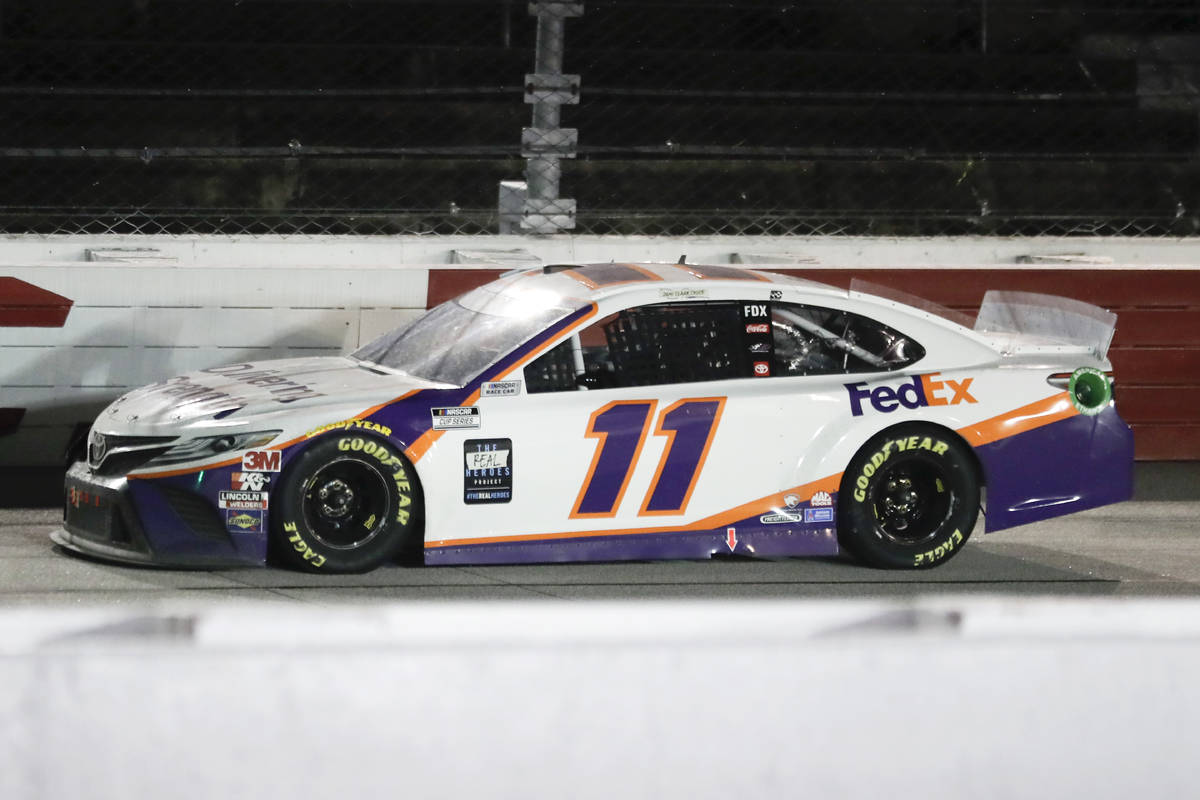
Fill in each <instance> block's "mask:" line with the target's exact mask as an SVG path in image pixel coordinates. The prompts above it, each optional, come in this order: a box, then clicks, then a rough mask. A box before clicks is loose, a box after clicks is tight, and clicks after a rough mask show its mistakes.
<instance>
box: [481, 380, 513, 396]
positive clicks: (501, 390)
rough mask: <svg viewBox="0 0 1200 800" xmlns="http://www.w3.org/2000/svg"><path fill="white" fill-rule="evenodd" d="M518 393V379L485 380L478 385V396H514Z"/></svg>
mask: <svg viewBox="0 0 1200 800" xmlns="http://www.w3.org/2000/svg"><path fill="white" fill-rule="evenodd" d="M520 393H521V382H520V381H487V382H485V383H484V384H483V385H481V386H480V387H479V396H480V397H516V396H517V395H519V394H520Z"/></svg>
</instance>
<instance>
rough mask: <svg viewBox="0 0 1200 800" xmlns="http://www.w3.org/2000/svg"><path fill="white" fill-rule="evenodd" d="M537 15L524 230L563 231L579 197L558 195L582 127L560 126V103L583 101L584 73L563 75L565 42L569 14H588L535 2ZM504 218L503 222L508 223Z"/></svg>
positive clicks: (570, 3) (556, 0)
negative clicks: (581, 79)
mask: <svg viewBox="0 0 1200 800" xmlns="http://www.w3.org/2000/svg"><path fill="white" fill-rule="evenodd" d="M529 13H530V14H531V15H533V16H536V17H537V26H538V27H537V44H536V46H535V51H534V67H533V68H534V72H533V73H532V74H529V75H526V76H525V102H526V103H529V104H531V105H532V106H533V125H532V126H531V127H528V128H525V129H523V130H522V131H521V157H522V158H525V159H526V167H525V179H526V192H527V193H526V196H525V202H524V205H523V210H522V214H521V220H520V228H521V230H522V231H524V232H526V233H558V232H560V231H564V230H572V229H574V227H575V201H574V200H570V199H567V198H562V197H559V196H558V191H559V181H560V179H561V177H562V166H561V165H560V164H559V159H563V158H574V157H575V149H576V146H577V145H578V143H579V131H577V130H576V129H575V128H560V127H559V122H560V119H561V107H562V106H563V105H564V104H575V103H578V102H579V76H578V75H564V74H563V71H562V65H563V45H564V33H565V29H566V19H567V18H568V17H578V16H581V15H582V14H583V3H582V2H576V1H575V0H532V2H530V3H529ZM503 221H504V219H503V217H502V218H501V224H502V225H503Z"/></svg>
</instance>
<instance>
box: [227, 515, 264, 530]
mask: <svg viewBox="0 0 1200 800" xmlns="http://www.w3.org/2000/svg"><path fill="white" fill-rule="evenodd" d="M225 527H226V529H228V530H230V531H233V532H234V533H262V529H263V512H261V511H226V512H225Z"/></svg>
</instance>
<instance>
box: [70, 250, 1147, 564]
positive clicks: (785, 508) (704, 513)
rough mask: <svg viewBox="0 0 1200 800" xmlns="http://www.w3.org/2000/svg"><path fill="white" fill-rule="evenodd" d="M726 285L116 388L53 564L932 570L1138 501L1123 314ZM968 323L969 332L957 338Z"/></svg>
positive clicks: (465, 309)
mask: <svg viewBox="0 0 1200 800" xmlns="http://www.w3.org/2000/svg"><path fill="white" fill-rule="evenodd" d="M897 297H899V295H898V294H897V293H895V292H892V291H891V290H883V289H876V288H874V287H869V286H865V285H863V284H860V283H857V282H856V283H854V284H852V285H851V288H850V290H848V291H847V290H844V289H837V288H832V287H829V286H824V285H821V284H817V283H812V282H808V281H804V280H800V279H797V278H792V277H788V276H783V275H774V274H771V273H766V272H760V271H756V270H749V269H738V268H733V267H713V266H707V267H706V266H693V265H690V264H682V263H681V264H676V265H669V266H668V265H635V264H615V263H613V264H592V265H582V266H561V267H546V268H537V269H530V270H525V271H518V272H514V273H509V274H507V275H505V276H503V277H501V278H500V279H498V280H496V281H494V282H492V283H490V284H488V285H486V286H483V287H481V288H478V289H476V290H474V291H471V292H469V293H467V294H465V295H463V296H461V297H458V298H456V299H454V300H451V301H448V302H446V303H443V304H442V305H440V306H438V307H436V308H434V309H433V310H431V311H429V312H428V313H427V314H425V315H424V316H423V317H421V318H420V319H418V320H417V321H416V322H415V323H413V324H412V325H411V326H409V327H407V328H405V329H402V330H397V331H395V332H392V333H389V334H387V335H384V336H382V337H380V338H379V339H377V340H375V341H373V342H371V343H369V344H367V345H365V346H364V347H362V348H361V349H359V350H358V351H357V352H355V353H353V354H351V355H349V356H347V357H342V358H336V357H325V358H306V359H289V360H282V361H264V362H261V363H244V364H229V365H224V366H216V367H213V368H211V369H206V370H201V371H199V372H194V373H190V374H187V375H181V376H178V377H174V378H171V379H169V380H165V381H162V382H160V383H156V384H153V385H151V386H147V387H144V388H142V389H138V390H136V391H133V392H131V393H129V394H127V395H125V396H124V397H121V398H120V399H118V400H116V401H115V402H114V403H113V404H112V405H111V406H109V407H108V408H107V409H106V410H105V411H103V412H102V413H101V415H100V416H99V418H98V419H97V420H96V422H95V425H94V426H93V428H92V430H91V433H90V437H89V442H88V451H87V460H86V461H79V462H77V463H75V464H74V465H73V466H72V467H71V468H70V470H69V472H68V474H67V479H66V487H65V488H66V507H65V516H64V525H63V527H62V528H61V529H59V530H57V531H55V532H54V533H53V534H52V535H53V538H54V541H56V542H57V543H58V544H60V545H62V546H63V547H66V548H70V549H72V550H76V551H79V552H82V553H87V554H92V555H95V556H100V557H105V558H111V559H116V560H121V561H131V562H143V563H153V564H162V565H179V566H185V565H191V566H215V565H227V564H262V563H264V562H265V561H267V559H268V557H271V558H274V559H275V560H277V562H279V563H282V564H285V565H290V566H292V567H296V568H299V569H305V570H311V571H317V572H352V571H362V570H368V569H372V568H374V567H376V566H378V565H380V564H383V563H385V562H388V561H390V560H394V559H397V558H400V557H404V556H408V557H412V558H415V559H419V560H423V561H424V563H426V564H494V563H516V562H550V561H568V560H587V561H598V560H616V559H650V558H708V557H711V556H713V555H716V554H729V553H736V554H743V555H754V556H764V557H778V556H800V555H831V554H834V553H837V552H838V551H839V548H844V549H845V550H847V551H849V552H850V553H851V554H853V555H854V556H856V557H857V558H858V559H859V560H861V561H863V562H865V563H867V564H870V565H875V566H880V567H909V568H913V567H916V568H921V567H930V566H933V565H936V564H939V563H941V562H944V561H945V560H946V559H948V558H951V557H952V556H954V555H955V554H956V553H958V552H959V551H960V550H961V549H962V547H963V545H964V544H965V543H966V540H967V537H968V536H969V535H970V534H971V532H972V529H973V528H974V527H975V523H976V518H977V514H978V512H979V510H980V506H981V499H982V492H981V490H982V489H983V487H985V486H986V490H987V504H986V529H987V530H988V531H994V530H1000V529H1003V528H1008V527H1012V526H1014V525H1020V524H1023V523H1027V522H1033V521H1036V520H1041V519H1045V518H1048V517H1053V516H1057V515H1061V514H1066V513H1069V512H1073V511H1077V510H1080V509H1085V508H1090V507H1094V506H1098V505H1102V504H1106V503H1113V502H1117V501H1121V500H1125V499H1128V498H1129V497H1130V495H1131V492H1132V463H1133V437H1132V433H1131V431H1130V429H1129V427H1128V426H1127V425H1126V424H1125V423H1124V422H1123V421H1122V420H1121V418H1120V416H1118V414H1117V410H1116V407H1115V405H1114V403H1113V399H1112V397H1113V395H1112V379H1111V375H1110V369H1111V368H1110V365H1109V362H1108V361H1107V360H1106V352H1107V348H1108V344H1109V342H1110V340H1111V337H1112V333H1113V329H1114V326H1115V315H1113V314H1110V313H1109V312H1107V311H1104V310H1102V309H1099V308H1096V307H1094V306H1090V305H1087V304H1084V303H1079V302H1075V301H1072V300H1066V299H1062V298H1055V297H1048V296H1045V295H1033V294H1024V293H1004V292H989V293H988V294H987V296H986V297H985V300H984V302H983V306H982V309H981V310H980V313H979V316H978V318H977V319H976V320H975V321H974V323H973V324H971V321H970V320H963V319H960V320H958V321H955V320H954V319H949V318H947V317H953V316H954V314H953V312H948V311H942V310H939V309H937V308H936V307H933V306H931V305H930V304H925V303H922V302H921V301H918V300H916V299H915V298H907V297H904V298H903V301H902V300H901V299H897ZM964 323H965V324H964Z"/></svg>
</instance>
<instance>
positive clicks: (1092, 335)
mask: <svg viewBox="0 0 1200 800" xmlns="http://www.w3.org/2000/svg"><path fill="white" fill-rule="evenodd" d="M1116 327H1117V315H1116V314H1114V313H1112V312H1111V311H1106V310H1104V309H1103V308H1100V307H1099V306H1093V305H1091V304H1089V303H1083V302H1080V301H1079V300H1071V299H1070V298H1066V297H1055V296H1054V295H1049V294H1034V293H1033V292H999V291H995V290H992V291H989V292H988V293H987V294H985V295H984V296H983V305H981V306H980V307H979V316H978V317H976V318H975V330H976V331H978V332H980V333H1019V334H1026V335H1029V336H1037V337H1040V338H1043V339H1049V340H1051V341H1054V342H1060V343H1062V344H1070V345H1082V346H1085V347H1090V348H1091V349H1092V350H1093V351H1094V352H1095V353H1096V356H1097V357H1098V358H1104V357H1105V356H1106V355H1107V354H1108V346H1109V344H1111V343H1112V337H1113V331H1114V330H1115V329H1116Z"/></svg>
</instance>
